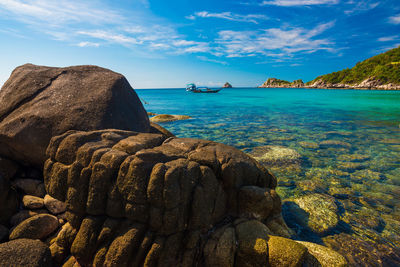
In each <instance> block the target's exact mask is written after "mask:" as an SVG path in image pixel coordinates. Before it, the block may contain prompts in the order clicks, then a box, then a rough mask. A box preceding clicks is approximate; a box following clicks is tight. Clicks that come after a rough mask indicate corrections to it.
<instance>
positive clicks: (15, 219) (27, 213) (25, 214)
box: [10, 209, 48, 226]
mask: <svg viewBox="0 0 400 267" xmlns="http://www.w3.org/2000/svg"><path fill="white" fill-rule="evenodd" d="M43 213H48V211H47V210H44V209H40V210H21V211H19V212H18V213H15V214H14V215H13V216H12V217H11V219H10V224H11V225H12V226H16V225H18V224H20V223H21V222H22V221H25V220H26V219H28V218H30V217H32V216H35V215H37V214H43Z"/></svg>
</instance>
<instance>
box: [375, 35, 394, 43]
mask: <svg viewBox="0 0 400 267" xmlns="http://www.w3.org/2000/svg"><path fill="white" fill-rule="evenodd" d="M397 39H399V36H398V35H393V36H385V37H381V38H378V42H390V41H394V40H397Z"/></svg>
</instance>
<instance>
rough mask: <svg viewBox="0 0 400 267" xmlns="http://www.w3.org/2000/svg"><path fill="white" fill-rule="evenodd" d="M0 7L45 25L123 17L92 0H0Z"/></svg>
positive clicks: (98, 21) (29, 20)
mask: <svg viewBox="0 0 400 267" xmlns="http://www.w3.org/2000/svg"><path fill="white" fill-rule="evenodd" d="M0 9H2V10H5V11H7V15H8V16H16V18H17V19H19V20H22V21H24V22H27V23H34V24H38V23H46V24H47V26H60V25H65V24H73V23H77V22H88V23H91V24H99V23H110V22H114V21H118V20H122V19H123V17H122V16H121V15H119V14H118V13H117V12H115V11H113V10H110V9H108V8H106V7H103V6H101V5H100V6H99V3H98V2H96V3H94V2H93V1H85V2H83V1H77V0H57V1H51V0H26V1H21V0H0Z"/></svg>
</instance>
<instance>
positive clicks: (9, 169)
mask: <svg viewBox="0 0 400 267" xmlns="http://www.w3.org/2000/svg"><path fill="white" fill-rule="evenodd" d="M17 171H18V165H17V164H16V163H15V162H14V161H11V160H9V159H4V158H2V157H0V176H1V175H3V177H4V178H6V179H7V180H11V179H12V178H13V177H14V175H15V174H16V173H17Z"/></svg>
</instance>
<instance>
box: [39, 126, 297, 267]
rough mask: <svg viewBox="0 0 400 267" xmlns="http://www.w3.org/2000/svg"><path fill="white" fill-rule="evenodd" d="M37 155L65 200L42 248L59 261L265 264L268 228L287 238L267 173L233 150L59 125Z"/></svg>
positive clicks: (51, 188)
mask: <svg viewBox="0 0 400 267" xmlns="http://www.w3.org/2000/svg"><path fill="white" fill-rule="evenodd" d="M47 154H48V156H49V159H48V160H47V161H46V164H45V168H44V179H45V185H46V190H47V192H48V193H49V194H50V195H51V196H52V197H55V198H57V199H59V200H61V201H65V203H66V204H67V210H68V212H67V214H68V216H67V219H68V222H69V223H68V225H69V226H68V227H70V228H71V229H70V230H69V233H70V234H65V233H64V234H59V235H58V237H57V239H56V240H57V241H56V242H54V243H53V244H52V245H51V247H50V249H51V251H52V254H53V255H57V256H58V260H59V261H60V262H62V261H64V260H65V259H66V258H67V257H69V256H71V257H70V258H69V261H76V262H78V263H79V264H81V265H91V264H94V265H97V266H100V265H108V266H127V265H128V263H129V264H132V263H135V264H134V265H138V266H140V265H143V264H144V265H146V266H156V265H158V266H172V265H179V266H193V265H196V264H201V265H209V266H222V265H224V266H227V265H228V266H233V264H234V259H236V261H239V262H240V261H242V262H248V264H252V263H253V261H254V264H257V263H260V262H263V264H265V265H266V264H268V239H269V235H270V234H275V235H282V236H286V237H289V232H288V229H287V227H286V225H285V223H284V222H283V220H282V217H281V202H280V198H279V196H278V195H277V194H276V192H275V190H274V188H275V186H276V179H275V177H274V176H273V175H272V174H270V173H269V172H268V171H267V170H266V169H264V168H263V167H262V166H260V165H259V164H258V163H257V162H256V161H255V160H254V159H252V158H251V157H249V156H247V155H246V154H244V153H242V152H240V151H239V150H237V149H235V148H232V147H229V146H226V145H223V144H218V143H214V142H210V141H204V140H197V139H180V138H168V139H167V137H165V136H164V135H160V134H149V133H136V132H128V131H120V130H102V131H92V132H79V131H69V132H67V133H65V134H64V135H61V136H58V137H55V138H53V139H52V140H51V143H50V145H49V147H48V150H47ZM293 242H294V241H293ZM69 251H70V253H69ZM254 255H258V256H257V257H255V256H254ZM300 258H302V256H301V257H300ZM225 264H227V265H225Z"/></svg>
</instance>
